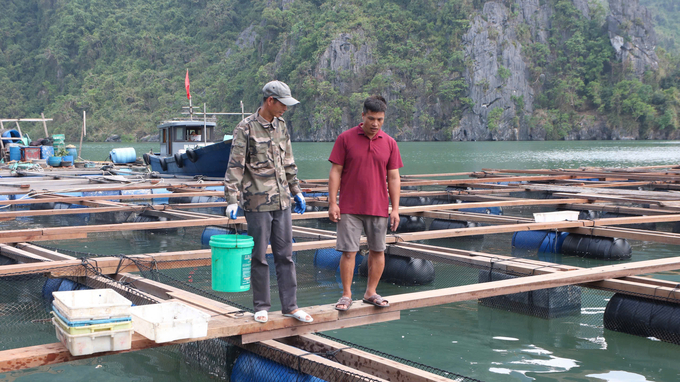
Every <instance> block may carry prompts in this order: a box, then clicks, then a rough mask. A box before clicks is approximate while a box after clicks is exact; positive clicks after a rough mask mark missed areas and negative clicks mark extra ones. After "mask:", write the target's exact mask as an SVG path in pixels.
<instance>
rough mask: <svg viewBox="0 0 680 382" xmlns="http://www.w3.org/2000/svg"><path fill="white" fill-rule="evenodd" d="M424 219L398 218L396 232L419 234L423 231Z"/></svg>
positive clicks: (413, 217) (417, 217) (419, 217)
mask: <svg viewBox="0 0 680 382" xmlns="http://www.w3.org/2000/svg"><path fill="white" fill-rule="evenodd" d="M425 228H427V226H426V225H425V219H424V218H423V217H422V216H399V227H397V232H420V231H425Z"/></svg>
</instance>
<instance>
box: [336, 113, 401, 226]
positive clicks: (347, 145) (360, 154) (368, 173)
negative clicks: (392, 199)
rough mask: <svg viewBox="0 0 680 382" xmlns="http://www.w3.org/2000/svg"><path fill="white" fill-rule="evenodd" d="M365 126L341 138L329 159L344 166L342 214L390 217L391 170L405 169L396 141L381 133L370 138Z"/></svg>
mask: <svg viewBox="0 0 680 382" xmlns="http://www.w3.org/2000/svg"><path fill="white" fill-rule="evenodd" d="M361 125H363V124H359V126H356V127H353V128H351V129H349V130H347V131H345V132H344V133H342V134H340V135H339V136H338V139H336V140H335V145H334V146H333V151H331V156H330V158H328V160H329V161H330V162H331V163H335V164H339V165H341V166H342V177H341V179H340V213H343V214H355V215H372V216H385V217H386V216H389V197H388V194H387V170H394V169H398V168H401V167H404V164H403V163H402V162H401V154H399V147H397V141H395V140H394V138H392V137H390V136H389V135H387V134H386V133H385V132H384V131H382V130H380V131H379V132H378V134H376V135H375V136H374V137H373V139H368V137H367V136H366V134H364V130H363V129H362V128H361Z"/></svg>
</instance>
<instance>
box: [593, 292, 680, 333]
mask: <svg viewBox="0 0 680 382" xmlns="http://www.w3.org/2000/svg"><path fill="white" fill-rule="evenodd" d="M603 320H604V327H605V328H606V329H609V330H613V331H616V332H622V333H628V334H633V335H636V336H641V337H655V338H658V339H660V340H661V341H666V342H671V343H674V344H677V345H680V304H677V303H671V302H666V301H658V300H651V299H647V298H642V297H637V296H629V295H625V294H621V293H617V294H615V295H614V296H613V297H612V298H611V299H610V300H609V302H608V303H607V308H606V309H605V311H604V318H603Z"/></svg>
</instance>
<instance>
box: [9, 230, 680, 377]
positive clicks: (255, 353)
mask: <svg viewBox="0 0 680 382" xmlns="http://www.w3.org/2000/svg"><path fill="white" fill-rule="evenodd" d="M324 239H327V238H326V237H324V236H323V235H319V236H318V237H313V235H306V236H301V237H295V240H296V242H298V243H302V242H312V243H313V242H316V241H319V240H324ZM47 248H50V249H56V248H54V247H49V246H47ZM59 252H60V253H63V254H67V255H71V256H73V257H76V258H79V259H82V262H81V263H80V264H78V265H73V266H68V267H58V266H55V267H52V268H50V267H48V266H47V264H44V265H43V268H41V269H40V270H39V271H32V272H22V273H14V274H6V275H3V276H2V277H0V288H2V290H3V293H2V294H1V295H0V350H8V349H16V348H21V347H26V346H32V345H40V344H47V343H53V342H55V334H54V333H55V332H54V327H53V326H52V323H51V315H50V310H51V292H52V291H57V290H78V289H86V288H94V289H99V288H113V289H114V290H116V291H117V292H118V293H120V294H121V295H122V296H123V297H125V298H127V299H129V300H130V301H132V303H133V304H135V305H146V304H153V303H156V302H157V299H156V298H151V297H150V296H149V295H147V294H146V293H144V292H142V291H141V290H138V289H137V288H136V287H135V285H134V284H135V283H134V278H132V277H126V276H125V274H131V275H133V276H136V277H143V278H145V279H148V280H153V281H156V282H160V283H163V284H166V285H169V286H172V287H174V288H179V289H182V290H184V291H188V292H191V293H194V294H196V295H200V296H203V297H207V298H210V299H213V300H216V301H219V302H222V303H224V304H228V305H230V306H232V307H234V308H235V310H239V311H243V312H253V309H252V308H251V307H252V295H251V294H250V293H249V292H241V293H224V292H216V291H214V290H212V286H211V277H212V272H211V265H210V253H209V252H208V251H206V252H205V256H204V257H199V258H192V259H184V260H171V261H161V260H157V259H155V258H154V257H153V256H151V255H149V256H129V255H119V256H118V257H119V264H120V266H119V267H118V268H117V269H116V272H115V273H114V274H113V275H111V274H109V275H105V274H102V272H101V269H100V267H99V264H98V263H97V258H98V256H96V254H93V253H89V252H87V251H75V250H66V249H59ZM335 252H336V251H335V250H334V249H333V248H332V247H331V246H324V247H322V248H316V249H309V250H298V251H295V253H294V255H293V257H294V260H295V263H296V272H297V280H298V305H299V306H301V307H305V306H312V305H323V304H334V303H335V302H336V301H337V299H338V298H339V297H340V295H341V291H342V289H341V288H342V283H341V280H340V276H339V272H338V269H337V265H338V262H339V258H338V257H337V255H338V253H335ZM386 253H387V258H388V260H386V262H387V265H386V269H385V274H384V276H383V279H382V281H381V283H380V285H379V291H380V293H381V294H382V295H384V296H390V295H392V296H393V295H398V294H405V293H413V292H423V291H433V290H437V289H444V288H451V287H461V286H467V285H474V284H478V283H483V282H491V281H498V280H507V279H511V278H519V277H531V275H532V274H536V273H537V272H539V273H540V272H542V271H545V270H546V269H549V268H550V267H551V265H550V264H547V263H546V264H544V265H543V266H542V267H538V268H536V267H535V268H532V269H533V271H531V272H530V273H527V271H525V270H523V269H522V268H521V267H510V266H507V264H508V263H509V262H511V261H520V262H521V261H522V258H519V257H515V258H508V257H501V256H499V257H498V259H497V260H495V261H490V262H487V263H484V262H481V261H470V260H469V259H468V260H466V259H463V258H462V256H458V257H457V256H451V255H449V254H446V253H437V251H433V250H431V249H427V248H425V249H423V248H419V247H417V246H416V247H414V248H404V247H403V246H399V245H391V246H389V248H388V250H387V251H386ZM365 255H366V251H365V249H362V251H360V253H358V254H357V259H356V260H357V261H356V269H355V271H356V273H355V276H354V279H355V283H354V284H353V286H352V291H353V294H354V295H355V296H360V295H362V294H363V292H364V288H365V285H366V270H365V263H366V262H365V259H366V256H365ZM362 257H363V259H362ZM0 258H1V257H0ZM395 259H396V260H395ZM128 260H129V261H128ZM267 260H268V262H270V285H271V296H272V311H276V310H280V305H278V304H279V302H278V298H277V296H278V288H277V284H276V274H275V271H274V267H273V262H274V261H273V257H272V256H271V255H269V256H267ZM0 261H3V262H4V263H6V264H8V263H11V262H12V261H10V260H8V259H7V258H1V260H0ZM0 264H2V263H0ZM131 264H134V266H132V265H131ZM390 267H391V268H390ZM362 268H364V269H362ZM116 274H117V275H118V277H114V276H115V275H116ZM655 294H656V295H651V294H645V293H641V292H638V293H633V292H630V291H626V290H618V289H617V288H616V287H608V288H603V287H601V286H600V287H599V288H598V289H595V288H589V287H585V286H582V285H565V286H559V287H555V288H548V289H541V290H535V291H529V292H522V293H512V294H505V295H499V296H493V297H488V298H482V299H478V300H472V301H462V302H456V303H450V304H449V305H454V306H456V307H460V308H461V309H465V310H466V311H470V310H472V311H475V310H476V311H477V314H478V315H480V316H481V315H484V314H490V313H489V312H492V311H500V312H506V314H512V315H519V316H526V317H528V318H530V319H532V320H533V319H538V320H541V321H544V322H553V321H554V322H559V323H560V325H566V326H568V327H569V330H571V331H572V332H573V333H578V337H582V338H596V337H598V336H603V333H604V332H605V330H614V331H621V332H624V333H629V334H633V335H637V336H644V337H654V338H658V339H660V340H662V341H666V342H671V343H675V344H680V335H678V328H679V327H680V325H678V320H680V309H678V302H679V301H677V300H676V299H674V298H672V296H673V294H672V293H670V292H669V293H668V295H667V296H661V297H660V296H659V294H658V291H657V292H655ZM660 323H661V324H660ZM321 336H322V337H325V338H327V339H331V340H333V341H336V342H338V343H342V344H344V345H346V346H348V347H352V348H355V349H359V350H362V351H365V352H368V353H371V354H375V355H378V356H380V357H383V358H387V359H391V360H394V361H397V362H400V363H402V364H405V365H408V366H412V367H416V368H419V369H421V370H424V371H427V372H430V373H433V374H437V375H440V376H442V377H446V378H449V379H451V380H456V381H475V380H476V379H474V378H471V377H466V376H464V375H461V373H457V372H456V371H455V370H453V371H450V370H443V369H440V368H436V367H432V366H428V365H426V364H423V363H421V362H417V361H414V360H410V359H407V358H404V357H399V356H396V355H390V354H388V353H387V351H386V349H373V348H371V347H370V346H366V344H362V343H361V342H359V343H357V342H358V341H354V342H352V341H347V340H343V339H341V338H334V337H337V336H332V337H331V336H329V334H328V333H327V334H321ZM340 337H342V335H340ZM149 351H159V352H169V353H171V354H173V355H174V356H175V357H177V359H181V360H183V361H184V362H185V363H186V364H189V365H192V367H194V368H196V369H197V370H202V371H204V372H205V373H207V374H209V375H213V376H218V377H219V378H222V379H229V378H232V379H231V380H234V381H236V380H238V381H250V380H252V381H256V380H257V381H266V380H276V379H275V377H276V376H277V375H280V374H281V373H284V372H285V373H294V375H300V376H303V375H308V374H309V375H314V376H318V378H320V380H326V381H370V380H372V379H370V378H368V377H365V376H363V375H359V374H353V373H352V372H349V371H347V370H345V369H343V368H340V367H338V368H333V367H331V366H328V364H326V363H319V362H316V361H314V360H312V359H309V357H305V356H299V355H291V354H289V353H286V352H283V351H281V350H279V349H275V348H271V347H268V346H266V345H264V344H261V343H258V344H254V345H248V349H247V350H244V349H243V348H241V347H239V346H237V345H235V344H234V343H232V340H231V339H229V338H217V339H210V340H205V341H197V342H190V343H185V344H181V345H170V346H167V347H164V348H158V349H153V350H149ZM244 354H246V356H244ZM307 355H309V354H307ZM314 355H315V356H319V357H323V358H328V359H330V360H334V354H332V352H329V353H319V354H314ZM239 360H240V361H239ZM263 360H264V361H263ZM265 361H266V362H273V364H268V366H266V367H265V366H257V365H262V364H263V362H265ZM235 367H238V369H237V370H239V371H238V379H236V378H233V376H234V370H235V369H234V368H235ZM279 367H285V369H281V370H279V369H278V368H279ZM261 373H264V374H261ZM268 373H269V374H268ZM295 373H298V374H295ZM329 373H330V374H329ZM270 377H271V378H270ZM305 378H306V377H305ZM310 380H312V381H316V380H313V379H310Z"/></svg>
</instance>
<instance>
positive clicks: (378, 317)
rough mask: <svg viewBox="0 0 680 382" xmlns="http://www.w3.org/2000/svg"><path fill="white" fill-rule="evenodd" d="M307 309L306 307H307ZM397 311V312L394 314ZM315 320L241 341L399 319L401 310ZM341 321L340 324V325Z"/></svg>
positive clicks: (242, 337) (256, 340) (243, 338)
mask: <svg viewBox="0 0 680 382" xmlns="http://www.w3.org/2000/svg"><path fill="white" fill-rule="evenodd" d="M305 309H306V308H305ZM393 313H396V314H393ZM313 317H314V321H315V322H313V323H311V324H307V325H304V326H293V327H289V328H282V329H273V330H267V331H261V332H258V333H250V334H244V335H242V336H241V343H243V344H249V343H253V342H260V341H266V340H272V339H277V338H284V337H290V336H295V335H301V334H307V333H314V332H323V331H327V330H336V329H344V328H350V327H353V326H363V325H368V324H375V323H378V322H387V321H394V320H398V319H399V317H400V312H399V311H396V312H387V313H373V314H368V315H365V316H360V317H351V318H346V319H341V320H339V321H326V322H316V321H317V319H316V315H315V316H313ZM338 323H340V325H338Z"/></svg>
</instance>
